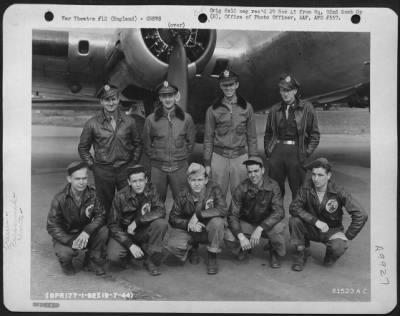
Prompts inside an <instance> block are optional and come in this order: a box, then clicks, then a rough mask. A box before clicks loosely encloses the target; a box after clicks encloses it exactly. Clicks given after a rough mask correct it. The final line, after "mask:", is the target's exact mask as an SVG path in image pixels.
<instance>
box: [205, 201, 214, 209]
mask: <svg viewBox="0 0 400 316" xmlns="http://www.w3.org/2000/svg"><path fill="white" fill-rule="evenodd" d="M213 207H214V199H212V198H211V199H208V200H207V201H206V210H208V209H209V208H213Z"/></svg>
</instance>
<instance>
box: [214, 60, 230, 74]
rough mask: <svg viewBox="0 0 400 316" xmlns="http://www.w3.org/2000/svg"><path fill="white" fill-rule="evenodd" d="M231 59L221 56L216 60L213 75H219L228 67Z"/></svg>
mask: <svg viewBox="0 0 400 316" xmlns="http://www.w3.org/2000/svg"><path fill="white" fill-rule="evenodd" d="M228 64H229V60H228V59H225V58H219V59H217V60H216V61H215V65H214V69H213V71H212V73H211V75H210V76H211V77H218V76H219V74H220V73H221V72H223V71H224V70H225V69H227V68H228Z"/></svg>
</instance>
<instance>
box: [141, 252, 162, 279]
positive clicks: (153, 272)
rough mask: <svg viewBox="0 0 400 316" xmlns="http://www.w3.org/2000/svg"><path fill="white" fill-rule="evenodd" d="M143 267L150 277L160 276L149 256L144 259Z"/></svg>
mask: <svg viewBox="0 0 400 316" xmlns="http://www.w3.org/2000/svg"><path fill="white" fill-rule="evenodd" d="M144 266H145V268H146V269H147V271H149V273H150V275H152V276H156V275H160V274H161V272H160V270H159V269H158V267H157V266H156V265H155V264H154V262H153V260H152V258H151V257H150V256H147V257H146V259H145V260H144Z"/></svg>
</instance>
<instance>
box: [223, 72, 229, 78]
mask: <svg viewBox="0 0 400 316" xmlns="http://www.w3.org/2000/svg"><path fill="white" fill-rule="evenodd" d="M224 77H225V78H228V77H229V70H225V71H224Z"/></svg>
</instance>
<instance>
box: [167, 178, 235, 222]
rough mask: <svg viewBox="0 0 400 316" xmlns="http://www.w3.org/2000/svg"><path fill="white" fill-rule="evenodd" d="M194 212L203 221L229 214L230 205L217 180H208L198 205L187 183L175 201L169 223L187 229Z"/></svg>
mask: <svg viewBox="0 0 400 316" xmlns="http://www.w3.org/2000/svg"><path fill="white" fill-rule="evenodd" d="M194 213H196V216H197V218H198V219H199V221H200V222H203V223H204V222H207V221H208V220H209V219H211V218H213V217H225V216H226V215H227V213H228V207H227V205H226V201H225V197H224V195H223V193H222V190H221V188H220V186H219V185H218V184H217V183H216V182H213V181H211V180H209V181H208V183H207V184H206V187H205V189H204V190H203V192H201V194H200V199H199V201H198V202H197V204H196V205H195V203H194V201H193V195H192V193H191V189H190V187H189V184H187V185H186V186H185V188H184V189H183V190H182V192H181V193H180V194H179V196H178V198H177V199H176V201H175V202H174V205H173V207H172V210H171V213H170V214H169V223H170V225H171V226H172V227H174V228H180V229H183V230H187V228H188V223H189V221H190V219H191V218H192V216H193V214H194Z"/></svg>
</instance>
